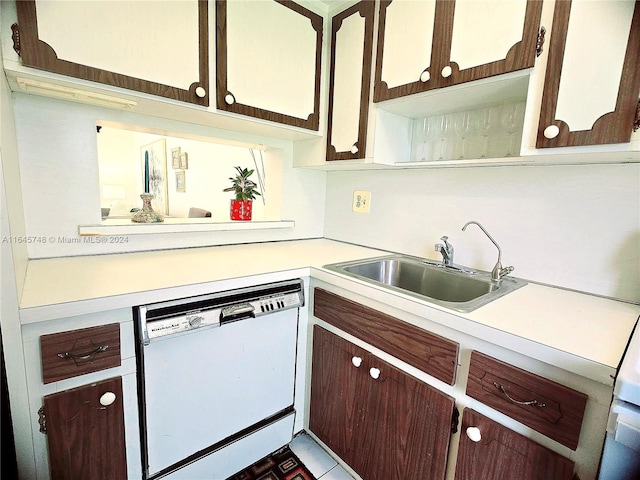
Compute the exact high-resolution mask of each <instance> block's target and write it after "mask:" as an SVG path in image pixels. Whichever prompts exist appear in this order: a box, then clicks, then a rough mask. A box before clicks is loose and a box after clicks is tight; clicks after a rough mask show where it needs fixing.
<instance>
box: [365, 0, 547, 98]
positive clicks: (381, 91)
mask: <svg viewBox="0 0 640 480" xmlns="http://www.w3.org/2000/svg"><path fill="white" fill-rule="evenodd" d="M392 2H393V0H382V1H381V2H380V15H379V23H378V46H377V56H376V70H375V84H374V90H373V101H374V102H382V101H384V100H390V99H392V98H398V97H404V96H407V95H412V94H415V93H421V92H425V91H428V90H433V89H436V88H442V87H448V86H451V85H457V84H460V83H466V82H471V81H474V80H479V79H482V78H487V77H492V76H494V75H500V74H503V73H507V72H513V71H517V70H523V69H525V68H530V67H532V66H533V65H534V63H535V59H536V47H537V45H538V32H539V25H540V18H541V15H542V1H539V0H528V1H527V5H526V10H525V16H524V25H523V31H522V38H521V39H520V41H519V42H516V43H515V44H514V45H513V46H511V48H510V49H509V50H508V52H507V54H506V56H505V58H503V59H501V60H496V61H493V62H489V63H485V64H482V65H477V66H473V67H470V68H465V69H463V70H460V68H459V66H458V64H457V63H456V62H454V61H451V45H452V41H453V21H454V14H455V7H456V5H455V0H436V6H435V17H434V18H435V24H434V28H433V41H432V45H433V47H432V49H431V61H430V66H429V67H428V68H425V70H424V71H427V72H429V74H430V79H429V80H428V81H426V82H422V81H420V79H419V78H417V79H416V81H415V82H412V83H408V84H405V85H399V86H396V87H392V88H389V87H388V85H387V84H386V83H385V82H384V81H383V80H382V58H383V52H384V31H385V23H386V11H387V8H388V7H389V5H390V4H391V3H392ZM446 66H449V67H451V71H452V72H451V75H450V76H449V77H447V78H445V77H443V76H442V75H441V73H440V72H441V71H442V69H443V68H444V67H446Z"/></svg>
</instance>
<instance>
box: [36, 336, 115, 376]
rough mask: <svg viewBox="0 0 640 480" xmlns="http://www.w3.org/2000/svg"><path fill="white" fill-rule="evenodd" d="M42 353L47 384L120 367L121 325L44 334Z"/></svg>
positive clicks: (42, 337) (41, 344)
mask: <svg viewBox="0 0 640 480" xmlns="http://www.w3.org/2000/svg"><path fill="white" fill-rule="evenodd" d="M40 353H41V361H42V380H43V382H44V383H51V382H57V381H59V380H64V379H66V378H72V377H76V376H78V375H84V374H85V373H91V372H97V371H99V370H105V369H107V368H113V367H118V366H120V324H119V323H112V324H109V325H100V326H97V327H89V328H82V329H78V330H70V331H67V332H60V333H52V334H49V335H42V336H41V337H40Z"/></svg>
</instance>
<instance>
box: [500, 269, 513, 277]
mask: <svg viewBox="0 0 640 480" xmlns="http://www.w3.org/2000/svg"><path fill="white" fill-rule="evenodd" d="M511 272H513V267H504V268H502V269H500V278H502V277H504V276H506V275H509V274H510V273H511Z"/></svg>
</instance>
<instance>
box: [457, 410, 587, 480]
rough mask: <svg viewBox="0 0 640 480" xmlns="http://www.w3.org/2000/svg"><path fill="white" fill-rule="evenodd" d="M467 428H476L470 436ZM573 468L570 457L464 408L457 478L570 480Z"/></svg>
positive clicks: (476, 479) (461, 479)
mask: <svg viewBox="0 0 640 480" xmlns="http://www.w3.org/2000/svg"><path fill="white" fill-rule="evenodd" d="M468 429H477V430H473V431H471V432H469V433H470V435H467V431H468ZM470 436H471V437H474V439H475V440H476V441H474V440H472V439H471V438H470ZM573 470H574V463H573V462H572V461H571V460H568V459H566V458H564V457H562V456H561V455H558V454H557V453H555V452H552V451H551V450H549V449H547V448H545V447H543V446H542V445H539V444H537V443H536V442H534V441H532V440H530V439H528V438H526V437H524V436H522V435H520V434H518V433H516V432H514V431H512V430H510V429H508V428H506V427H504V426H502V425H500V424H498V423H496V422H494V421H493V420H490V419H489V418H487V417H485V416H483V415H480V414H479V413H477V412H475V411H473V410H471V409H465V410H464V413H463V415H462V431H461V435H460V447H459V450H458V462H457V465H456V476H455V480H513V479H515V478H517V479H518V480H571V478H572V477H573Z"/></svg>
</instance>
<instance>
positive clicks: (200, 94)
mask: <svg viewBox="0 0 640 480" xmlns="http://www.w3.org/2000/svg"><path fill="white" fill-rule="evenodd" d="M206 95H207V91H206V90H205V89H204V88H202V87H198V88H196V96H197V97H200V98H204V97H206Z"/></svg>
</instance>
